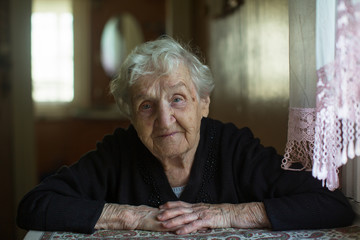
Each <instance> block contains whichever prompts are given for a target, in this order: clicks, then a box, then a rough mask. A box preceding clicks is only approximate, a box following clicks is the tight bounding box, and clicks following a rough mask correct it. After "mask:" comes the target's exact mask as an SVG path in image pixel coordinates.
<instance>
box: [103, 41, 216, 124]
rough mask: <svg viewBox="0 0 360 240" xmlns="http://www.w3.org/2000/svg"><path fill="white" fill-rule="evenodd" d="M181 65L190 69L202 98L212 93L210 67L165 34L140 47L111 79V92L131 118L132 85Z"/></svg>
mask: <svg viewBox="0 0 360 240" xmlns="http://www.w3.org/2000/svg"><path fill="white" fill-rule="evenodd" d="M180 64H184V66H186V67H187V68H188V70H189V73H190V76H191V79H192V81H193V83H194V85H195V88H196V90H197V94H198V97H199V98H202V99H203V98H207V97H208V96H210V94H211V92H212V90H213V88H214V80H213V76H212V73H211V71H210V69H209V67H208V66H206V65H205V64H203V63H202V62H201V61H200V60H199V58H197V57H196V56H195V54H193V53H192V52H191V51H190V50H187V48H186V47H185V46H182V45H181V44H179V43H178V42H176V41H175V40H173V39H172V38H170V37H162V38H160V39H158V40H155V41H149V42H146V43H143V44H141V45H139V46H137V47H136V48H135V49H134V50H133V51H132V52H131V53H130V54H129V55H128V57H127V58H126V59H125V61H124V62H123V64H122V65H121V68H120V72H119V74H118V75H117V77H116V78H115V79H114V80H112V81H111V83H110V92H111V93H112V95H113V96H114V98H115V101H116V103H117V105H118V107H119V109H120V111H121V112H122V113H123V114H124V115H126V116H127V117H128V118H131V99H130V96H129V92H130V87H131V86H132V85H133V84H135V82H136V81H137V80H138V79H139V78H140V77H142V76H145V75H153V76H154V77H155V78H157V77H161V76H163V75H168V74H170V73H171V72H172V71H174V70H176V68H177V67H178V66H179V65H180Z"/></svg>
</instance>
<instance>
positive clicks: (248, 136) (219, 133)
mask: <svg viewBox="0 0 360 240" xmlns="http://www.w3.org/2000/svg"><path fill="white" fill-rule="evenodd" d="M201 125H202V126H201V130H202V134H203V135H209V133H210V134H211V133H212V132H213V133H212V135H216V137H217V138H218V139H219V141H220V142H238V141H242V142H246V141H251V140H254V134H253V133H252V131H251V130H250V129H249V128H248V127H242V128H238V127H237V126H235V124H233V123H223V122H221V121H219V120H214V119H211V118H203V119H202V123H201Z"/></svg>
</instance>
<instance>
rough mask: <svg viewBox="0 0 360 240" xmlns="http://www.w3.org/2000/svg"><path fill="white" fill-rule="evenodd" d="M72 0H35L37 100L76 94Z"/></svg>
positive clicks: (58, 99)
mask: <svg viewBox="0 0 360 240" xmlns="http://www.w3.org/2000/svg"><path fill="white" fill-rule="evenodd" d="M71 6H72V3H71V0H51V1H48V0H33V13H32V17H31V61H32V68H31V69H32V86H33V92H32V96H33V99H34V101H35V102H64V103H65V102H71V101H72V100H73V98H74V51H73V15H72V7H71Z"/></svg>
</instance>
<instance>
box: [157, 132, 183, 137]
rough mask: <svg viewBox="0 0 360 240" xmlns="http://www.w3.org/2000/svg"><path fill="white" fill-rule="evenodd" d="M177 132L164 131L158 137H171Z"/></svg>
mask: <svg viewBox="0 0 360 240" xmlns="http://www.w3.org/2000/svg"><path fill="white" fill-rule="evenodd" d="M176 133H178V132H171V133H164V134H160V135H159V136H158V137H161V138H164V137H171V136H174V135H175V134H176Z"/></svg>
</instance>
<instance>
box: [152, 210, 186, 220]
mask: <svg viewBox="0 0 360 240" xmlns="http://www.w3.org/2000/svg"><path fill="white" fill-rule="evenodd" d="M192 212H193V210H192V209H191V208H184V207H177V208H171V209H167V210H163V211H161V212H160V213H159V214H158V215H157V219H158V220H159V221H167V220H169V219H172V218H175V217H177V216H181V215H184V214H189V213H192Z"/></svg>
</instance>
